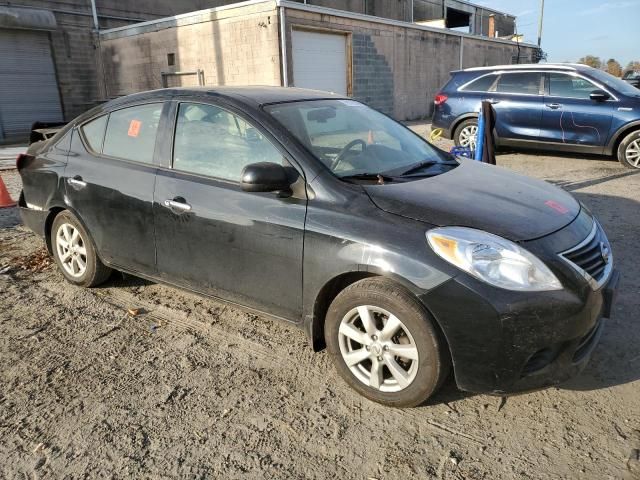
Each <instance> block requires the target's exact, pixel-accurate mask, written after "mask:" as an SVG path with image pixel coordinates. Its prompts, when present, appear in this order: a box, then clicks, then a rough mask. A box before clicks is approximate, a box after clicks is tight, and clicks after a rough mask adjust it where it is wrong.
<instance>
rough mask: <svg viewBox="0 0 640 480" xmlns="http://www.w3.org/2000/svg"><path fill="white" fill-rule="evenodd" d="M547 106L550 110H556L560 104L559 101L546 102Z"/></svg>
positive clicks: (560, 106)
mask: <svg viewBox="0 0 640 480" xmlns="http://www.w3.org/2000/svg"><path fill="white" fill-rule="evenodd" d="M547 107H549V108H550V109H551V110H558V109H559V108H562V105H561V104H560V103H547Z"/></svg>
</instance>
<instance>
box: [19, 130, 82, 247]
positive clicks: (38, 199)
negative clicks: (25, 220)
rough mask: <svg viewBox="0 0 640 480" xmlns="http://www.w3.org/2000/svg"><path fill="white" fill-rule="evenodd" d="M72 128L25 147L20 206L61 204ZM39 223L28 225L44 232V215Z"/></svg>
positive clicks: (35, 209)
mask: <svg viewBox="0 0 640 480" xmlns="http://www.w3.org/2000/svg"><path fill="white" fill-rule="evenodd" d="M71 135H72V131H68V132H67V133H66V134H65V135H63V136H62V138H60V139H53V140H55V141H54V142H50V143H47V144H45V145H42V146H41V145H37V144H36V145H34V146H33V147H32V148H31V149H29V151H28V154H29V156H28V157H26V159H25V160H24V162H23V163H22V164H21V165H20V169H19V173H20V177H21V179H22V195H21V205H20V206H21V207H23V208H26V210H29V211H32V212H45V213H46V212H48V211H49V209H51V208H52V207H55V206H59V205H63V204H64V201H63V197H64V180H63V177H64V169H65V168H66V165H67V156H68V153H69V146H70V144H71ZM45 213H43V214H41V215H37V216H38V217H42V221H41V225H33V224H32V225H29V226H30V227H31V228H32V229H34V230H37V231H36V233H38V234H39V235H44V233H45V232H44V219H46V214H45Z"/></svg>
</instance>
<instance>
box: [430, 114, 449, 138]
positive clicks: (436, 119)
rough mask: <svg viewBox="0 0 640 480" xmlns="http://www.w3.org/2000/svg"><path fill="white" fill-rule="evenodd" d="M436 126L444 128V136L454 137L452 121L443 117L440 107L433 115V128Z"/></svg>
mask: <svg viewBox="0 0 640 480" xmlns="http://www.w3.org/2000/svg"><path fill="white" fill-rule="evenodd" d="M436 128H440V129H442V138H446V139H449V140H450V139H451V138H452V137H453V132H452V131H451V122H450V121H446V120H445V119H444V118H443V115H442V112H440V111H439V110H438V107H436V109H435V110H434V111H433V117H432V118H431V130H432V131H433V130H435V129H436Z"/></svg>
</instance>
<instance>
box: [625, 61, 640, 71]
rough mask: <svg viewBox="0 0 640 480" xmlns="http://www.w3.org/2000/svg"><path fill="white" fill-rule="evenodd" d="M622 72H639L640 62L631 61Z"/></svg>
mask: <svg viewBox="0 0 640 480" xmlns="http://www.w3.org/2000/svg"><path fill="white" fill-rule="evenodd" d="M624 70H625V71H627V70H640V60H632V61H631V62H629V65H627V68H625V69H624Z"/></svg>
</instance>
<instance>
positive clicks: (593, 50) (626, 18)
mask: <svg viewBox="0 0 640 480" xmlns="http://www.w3.org/2000/svg"><path fill="white" fill-rule="evenodd" d="M471 1H472V3H475V4H478V5H483V6H486V7H489V8H493V9H495V10H499V11H501V12H506V13H510V14H512V15H515V16H516V17H517V26H518V32H519V33H522V34H524V36H525V40H526V41H527V42H529V43H537V41H538V19H539V15H540V0H471ZM542 49H543V50H544V51H545V52H546V53H547V54H548V58H547V61H548V62H565V61H570V62H575V61H577V60H578V59H579V58H580V57H584V56H585V55H595V56H597V57H600V58H601V59H603V61H607V60H608V59H609V58H615V59H616V60H618V62H620V64H621V65H622V67H623V68H624V67H625V66H626V65H627V64H628V63H629V62H630V61H631V60H638V61H640V0H609V1H607V0H545V4H544V23H543V27H542Z"/></svg>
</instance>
